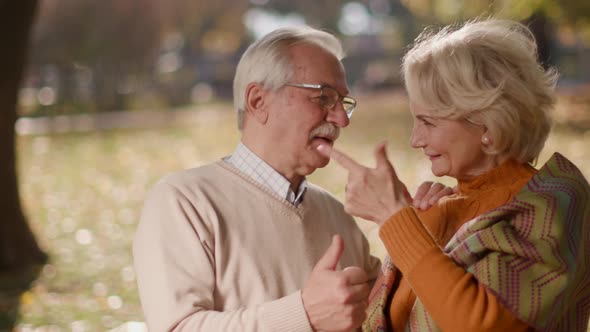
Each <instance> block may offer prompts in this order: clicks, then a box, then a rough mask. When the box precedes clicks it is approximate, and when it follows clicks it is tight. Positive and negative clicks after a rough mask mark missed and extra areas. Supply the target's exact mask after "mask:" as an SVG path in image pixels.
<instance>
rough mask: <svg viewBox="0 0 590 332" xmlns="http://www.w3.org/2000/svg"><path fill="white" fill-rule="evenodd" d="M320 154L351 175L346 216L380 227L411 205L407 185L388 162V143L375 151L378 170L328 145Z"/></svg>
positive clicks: (347, 186) (346, 191)
mask: <svg viewBox="0 0 590 332" xmlns="http://www.w3.org/2000/svg"><path fill="white" fill-rule="evenodd" d="M318 151H319V152H320V153H322V154H324V155H325V156H328V157H330V158H331V159H333V160H335V161H336V162H337V163H338V164H339V165H340V166H342V167H344V168H345V169H346V170H347V171H348V184H347V185H346V187H345V203H344V209H345V211H346V212H347V213H349V214H351V215H354V216H357V217H361V218H364V219H367V220H370V221H374V222H376V223H377V224H379V225H381V224H382V223H383V222H385V220H387V219H388V218H389V217H390V216H391V215H393V214H395V213H396V212H397V211H399V210H400V209H402V208H403V207H405V206H407V205H408V204H409V203H411V202H412V197H411V196H410V194H409V193H408V190H407V188H406V185H405V184H403V183H402V182H401V180H400V179H399V178H398V177H397V174H396V173H395V170H394V168H393V165H392V164H391V163H390V162H389V159H387V153H386V142H382V143H380V144H378V145H377V147H376V149H375V159H376V161H377V164H376V167H375V168H368V167H365V166H363V165H361V164H359V163H357V162H356V161H354V160H353V159H352V158H350V157H349V156H347V155H346V154H344V153H343V152H340V151H338V150H336V149H334V148H331V147H330V146H328V145H320V146H318Z"/></svg>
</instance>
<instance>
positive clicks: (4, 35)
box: [0, 0, 47, 272]
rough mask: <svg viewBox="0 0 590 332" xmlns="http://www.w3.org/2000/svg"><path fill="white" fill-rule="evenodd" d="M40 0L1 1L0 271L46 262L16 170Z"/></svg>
mask: <svg viewBox="0 0 590 332" xmlns="http://www.w3.org/2000/svg"><path fill="white" fill-rule="evenodd" d="M36 8H37V0H18V1H10V0H9V1H0V44H1V46H0V47H1V48H0V50H1V51H0V73H1V75H0V160H2V161H1V162H0V211H1V213H2V214H1V217H0V272H8V271H14V270H20V269H22V268H26V267H29V266H31V265H33V264H38V263H43V262H44V261H46V259H47V256H46V255H45V254H44V253H43V252H42V251H41V249H40V248H39V246H38V245H37V242H36V240H35V237H34V236H33V233H32V232H31V229H30V228H29V226H28V224H27V222H26V219H25V217H24V214H23V212H22V209H21V204H20V199H19V193H18V182H17V174H16V156H15V131H14V124H15V122H16V114H17V113H16V108H17V99H18V98H17V96H18V91H19V86H20V83H21V80H22V78H23V74H24V69H25V62H26V61H25V60H26V58H27V46H28V41H29V33H30V31H31V27H32V25H33V19H34V16H35V10H36Z"/></svg>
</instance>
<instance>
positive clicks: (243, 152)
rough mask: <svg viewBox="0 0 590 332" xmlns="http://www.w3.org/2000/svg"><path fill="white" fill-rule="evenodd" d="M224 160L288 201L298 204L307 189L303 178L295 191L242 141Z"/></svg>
mask: <svg viewBox="0 0 590 332" xmlns="http://www.w3.org/2000/svg"><path fill="white" fill-rule="evenodd" d="M224 160H225V162H227V163H229V164H231V165H233V166H234V167H236V168H237V169H239V170H240V171H242V172H244V173H245V174H246V175H248V176H250V177H251V178H252V179H254V180H255V181H256V182H258V183H260V184H262V185H263V186H266V187H268V188H269V189H270V190H272V191H273V192H275V193H276V194H277V195H279V196H280V197H283V198H285V199H286V200H287V201H288V202H289V203H291V204H293V205H295V206H298V205H299V204H301V202H303V196H304V195H305V192H306V191H307V181H306V180H305V179H303V181H302V182H301V184H300V185H299V189H298V190H297V192H296V193H295V192H294V191H293V190H292V189H291V183H290V182H289V181H288V180H287V179H285V178H284V177H283V176H282V175H281V174H279V172H277V171H276V170H275V169H274V168H272V167H271V166H270V165H269V164H267V163H266V162H264V161H263V160H262V159H260V157H258V156H257V155H255V154H254V152H252V151H250V149H248V148H247V147H246V146H245V145H244V144H242V142H240V144H238V146H237V147H236V149H235V151H234V153H233V154H232V155H231V156H229V157H227V158H225V159H224Z"/></svg>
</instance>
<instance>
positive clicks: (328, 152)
mask: <svg viewBox="0 0 590 332" xmlns="http://www.w3.org/2000/svg"><path fill="white" fill-rule="evenodd" d="M318 151H319V152H320V153H321V154H323V155H325V156H327V157H330V158H331V159H332V160H334V161H336V162H337V163H338V164H339V165H340V166H342V167H344V168H345V169H346V170H348V171H349V172H353V171H357V170H360V169H364V168H365V167H364V166H363V165H361V164H359V163H357V162H356V161H355V160H354V159H352V158H350V157H349V156H348V155H347V154H345V153H344V152H341V151H339V150H337V149H334V148H333V147H330V146H326V145H320V146H318Z"/></svg>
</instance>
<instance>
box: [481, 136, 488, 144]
mask: <svg viewBox="0 0 590 332" xmlns="http://www.w3.org/2000/svg"><path fill="white" fill-rule="evenodd" d="M481 142H482V143H483V144H484V145H488V144H490V139H489V137H487V136H484V137H482V138H481Z"/></svg>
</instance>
